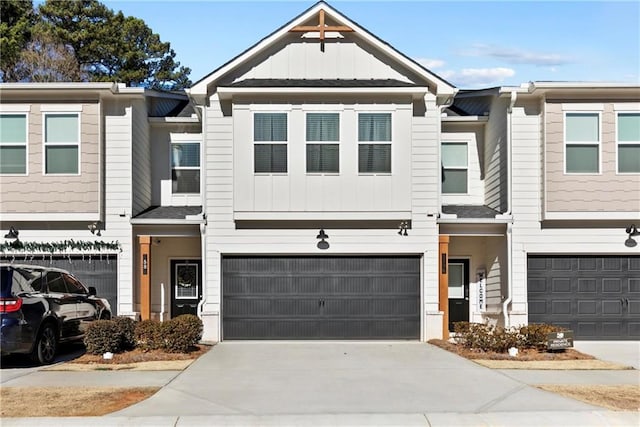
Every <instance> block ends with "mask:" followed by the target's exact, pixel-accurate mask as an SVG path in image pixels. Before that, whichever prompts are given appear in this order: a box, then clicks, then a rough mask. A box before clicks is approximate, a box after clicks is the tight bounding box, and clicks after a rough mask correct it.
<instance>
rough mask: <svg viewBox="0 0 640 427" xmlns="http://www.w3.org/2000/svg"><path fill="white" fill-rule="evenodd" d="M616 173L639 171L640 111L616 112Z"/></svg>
mask: <svg viewBox="0 0 640 427" xmlns="http://www.w3.org/2000/svg"><path fill="white" fill-rule="evenodd" d="M617 127H618V129H617V135H618V137H617V150H618V173H640V113H618V126H617Z"/></svg>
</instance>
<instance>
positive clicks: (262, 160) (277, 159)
mask: <svg viewBox="0 0 640 427" xmlns="http://www.w3.org/2000/svg"><path fill="white" fill-rule="evenodd" d="M288 133H289V132H288V124H287V113H253V165H254V168H253V170H254V172H255V173H287V141H288Z"/></svg>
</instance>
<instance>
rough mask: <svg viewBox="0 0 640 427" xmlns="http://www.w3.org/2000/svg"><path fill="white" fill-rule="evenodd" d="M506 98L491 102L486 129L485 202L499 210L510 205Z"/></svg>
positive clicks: (503, 209) (502, 210)
mask: <svg viewBox="0 0 640 427" xmlns="http://www.w3.org/2000/svg"><path fill="white" fill-rule="evenodd" d="M508 102H509V101H508V100H507V99H504V98H495V99H494V100H493V102H492V103H491V109H490V112H489V121H488V123H487V126H486V130H485V135H486V138H485V141H486V142H485V152H484V164H485V168H484V193H485V204H486V205H487V206H488V207H490V208H491V209H494V210H496V211H498V212H506V211H507V209H508V207H507V205H508V202H507V200H508V184H507V179H508V177H507V170H508V165H507V162H508V161H509V159H508V158H507V157H508V156H507V104H508Z"/></svg>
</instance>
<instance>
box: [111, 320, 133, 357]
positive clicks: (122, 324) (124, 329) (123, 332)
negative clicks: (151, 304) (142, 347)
mask: <svg viewBox="0 0 640 427" xmlns="http://www.w3.org/2000/svg"><path fill="white" fill-rule="evenodd" d="M113 322H114V323H115V324H116V326H117V327H118V336H119V337H120V351H128V350H133V349H134V348H135V346H136V322H135V321H134V320H133V319H131V318H130V317H125V316H118V317H115V318H114V319H113Z"/></svg>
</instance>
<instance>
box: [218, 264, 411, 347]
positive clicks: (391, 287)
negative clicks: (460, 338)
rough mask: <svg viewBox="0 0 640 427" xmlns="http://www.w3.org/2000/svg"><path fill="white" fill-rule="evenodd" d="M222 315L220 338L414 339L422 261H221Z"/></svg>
mask: <svg viewBox="0 0 640 427" xmlns="http://www.w3.org/2000/svg"><path fill="white" fill-rule="evenodd" d="M254 266H255V268H254ZM222 315H223V338H224V339H333V338H335V339H389V338H407V339H416V338H418V337H419V332H420V262H419V258H418V257H408V258H404V257H400V258H398V257H395V258H393V257H294V258H286V257H223V309H222ZM296 322H300V323H301V324H302V325H303V326H294V325H295V324H296ZM252 325H254V326H252Z"/></svg>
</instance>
